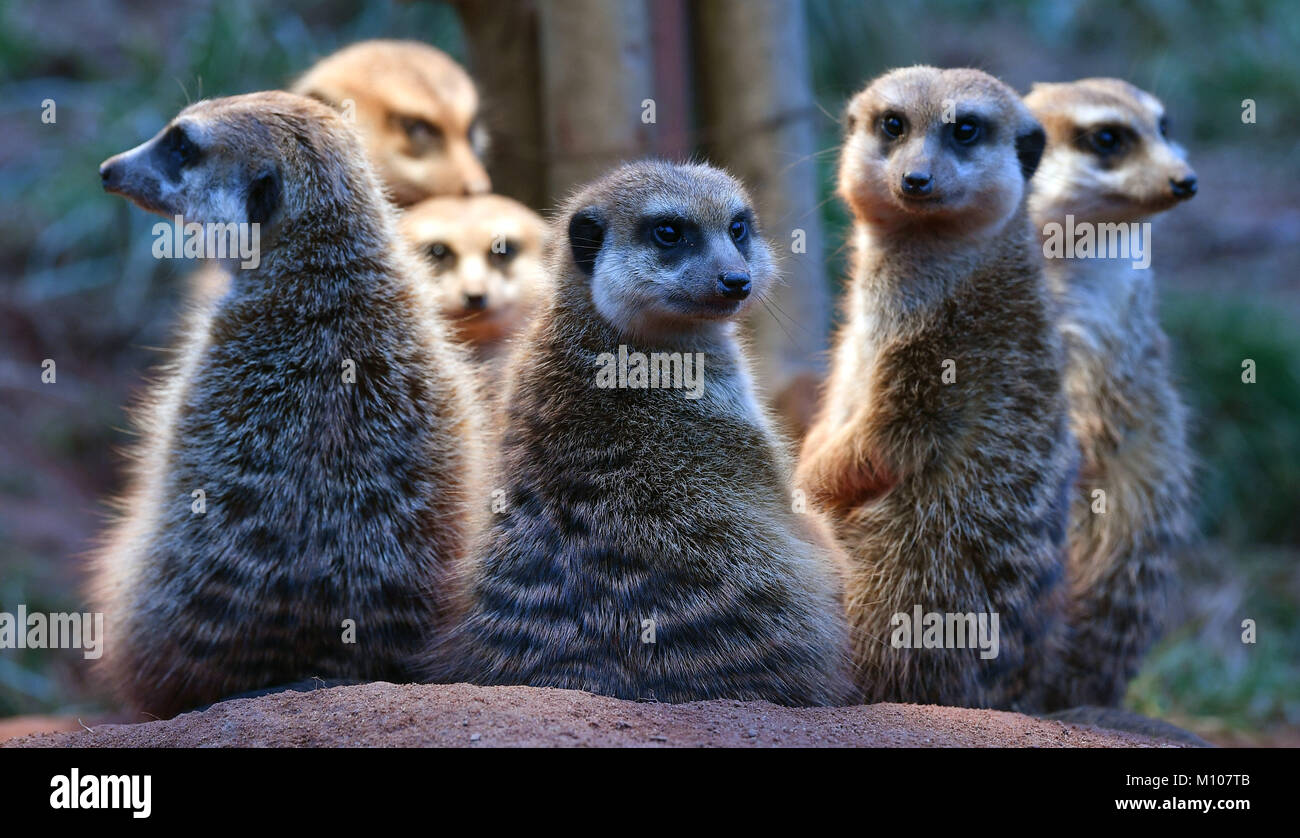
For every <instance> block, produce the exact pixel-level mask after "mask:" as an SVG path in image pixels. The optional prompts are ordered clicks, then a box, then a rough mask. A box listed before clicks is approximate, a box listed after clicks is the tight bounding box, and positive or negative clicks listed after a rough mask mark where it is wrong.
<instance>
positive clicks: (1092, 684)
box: [1025, 79, 1196, 705]
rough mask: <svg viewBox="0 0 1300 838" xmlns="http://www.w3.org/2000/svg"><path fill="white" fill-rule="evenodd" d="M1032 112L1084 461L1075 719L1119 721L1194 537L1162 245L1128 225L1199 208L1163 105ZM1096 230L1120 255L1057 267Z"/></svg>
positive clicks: (1039, 201)
mask: <svg viewBox="0 0 1300 838" xmlns="http://www.w3.org/2000/svg"><path fill="white" fill-rule="evenodd" d="M1025 104H1026V105H1027V106H1028V107H1029V109H1030V110H1031V111H1032V112H1033V114H1034V116H1035V117H1037V119H1038V120H1039V122H1041V123H1042V125H1043V127H1044V129H1046V132H1047V150H1046V152H1045V153H1044V155H1043V161H1042V165H1041V167H1040V169H1039V171H1038V174H1037V175H1036V176H1035V177H1034V181H1033V191H1032V194H1031V195H1030V198H1029V211H1030V215H1031V217H1032V218H1033V221H1034V226H1035V227H1036V228H1037V230H1038V233H1039V235H1040V237H1042V238H1043V241H1044V254H1045V255H1048V256H1049V258H1047V259H1046V262H1045V269H1044V270H1045V272H1046V275H1047V281H1048V285H1049V287H1050V289H1051V291H1052V294H1053V296H1054V297H1055V299H1056V301H1057V304H1058V305H1059V308H1060V314H1059V319H1060V324H1061V332H1062V335H1063V338H1064V342H1065V348H1066V358H1067V365H1066V376H1065V382H1066V393H1067V396H1068V398H1069V404H1070V419H1071V425H1072V427H1073V430H1074V434H1075V436H1076V437H1077V438H1078V441H1079V446H1080V448H1081V450H1082V456H1083V460H1082V466H1081V469H1080V474H1079V481H1078V483H1077V484H1076V486H1075V489H1074V495H1073V500H1072V504H1071V512H1070V563H1069V571H1068V576H1069V581H1070V622H1071V625H1072V630H1073V635H1074V637H1073V639H1072V642H1071V649H1070V654H1069V656H1068V658H1067V660H1068V661H1069V663H1070V664H1071V666H1070V674H1069V677H1068V679H1067V689H1068V695H1069V703H1071V704H1096V705H1114V704H1118V703H1119V702H1120V701H1121V700H1122V699H1123V697H1124V692H1125V689H1126V687H1127V685H1128V682H1129V680H1130V679H1131V678H1132V677H1133V676H1134V675H1135V674H1136V672H1137V668H1138V665H1139V663H1140V661H1141V659H1142V656H1143V654H1145V652H1146V651H1147V649H1148V648H1149V647H1150V646H1151V644H1152V643H1153V642H1154V640H1155V639H1156V637H1158V635H1159V633H1160V630H1161V625H1162V617H1163V613H1164V605H1165V600H1166V588H1167V586H1168V583H1169V580H1170V577H1171V574H1172V559H1171V552H1172V551H1174V550H1176V549H1177V548H1178V547H1179V545H1182V544H1186V543H1187V542H1188V541H1189V540H1190V539H1191V538H1192V534H1193V531H1194V521H1193V514H1192V504H1193V500H1192V491H1191V479H1192V470H1193V467H1192V458H1191V455H1190V454H1189V452H1188V448H1187V441H1186V437H1187V430H1186V424H1187V419H1186V415H1185V409H1184V407H1183V405H1182V403H1181V402H1180V401H1179V398H1178V394H1177V392H1176V391H1175V389H1174V386H1173V383H1172V382H1171V380H1170V371H1169V361H1168V348H1167V340H1166V338H1165V335H1164V333H1163V332H1162V331H1161V330H1160V322H1159V317H1158V314H1157V311H1156V291H1155V285H1154V281H1153V279H1152V275H1151V271H1150V270H1147V269H1146V268H1147V266H1148V265H1149V262H1150V256H1149V248H1150V244H1151V243H1150V241H1149V240H1148V238H1149V237H1148V236H1147V235H1145V234H1144V233H1143V232H1142V228H1141V227H1137V228H1136V229H1134V228H1133V227H1132V226H1130V225H1136V223H1138V222H1142V221H1144V220H1146V219H1148V218H1150V217H1151V216H1153V215H1156V214H1157V213H1160V212H1163V211H1164V210H1167V209H1169V208H1170V207H1172V206H1174V205H1175V204H1178V203H1180V202H1182V201H1185V200H1187V199H1188V198H1191V197H1192V196H1193V195H1194V194H1196V174H1195V172H1193V171H1192V169H1191V167H1190V166H1189V165H1188V164H1187V162H1186V160H1185V159H1184V156H1183V151H1182V149H1181V148H1179V147H1178V146H1176V145H1174V144H1173V143H1171V142H1170V140H1169V138H1168V122H1167V120H1166V117H1165V112H1164V107H1163V106H1162V105H1161V103H1160V101H1159V100H1157V99H1156V98H1155V97H1154V96H1152V95H1150V94H1148V93H1146V92H1144V91H1142V90H1139V89H1137V88H1136V87H1133V86H1132V85H1130V84H1128V83H1127V82H1123V81H1120V80H1118V79H1084V80H1082V81H1077V82H1072V83H1068V84H1037V85H1034V88H1033V90H1032V91H1031V92H1030V94H1029V95H1028V96H1027V97H1026V98H1025ZM1086 226H1090V227H1091V228H1092V229H1093V230H1094V231H1095V233H1096V236H1097V239H1096V240H1097V242H1098V243H1099V244H1100V243H1101V242H1103V241H1106V242H1109V241H1112V240H1113V241H1114V242H1115V243H1116V244H1117V245H1119V250H1120V252H1117V253H1110V252H1107V253H1098V254H1096V255H1095V256H1094V257H1093V258H1083V259H1079V258H1051V257H1052V254H1051V247H1052V246H1051V243H1050V242H1049V239H1050V237H1051V236H1053V235H1056V236H1059V235H1061V234H1062V232H1063V231H1064V230H1066V229H1075V228H1078V229H1082V228H1084V227H1086ZM1139 251H1141V252H1142V254H1143V255H1142V256H1141V258H1139Z"/></svg>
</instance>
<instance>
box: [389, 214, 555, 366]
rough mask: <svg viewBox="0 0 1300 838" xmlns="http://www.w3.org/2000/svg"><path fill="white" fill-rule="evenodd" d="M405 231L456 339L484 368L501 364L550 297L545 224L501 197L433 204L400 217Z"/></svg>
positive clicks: (537, 217) (538, 217)
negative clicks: (426, 267)
mask: <svg viewBox="0 0 1300 838" xmlns="http://www.w3.org/2000/svg"><path fill="white" fill-rule="evenodd" d="M402 233H403V234H404V235H405V236H406V239H407V241H409V242H411V243H412V244H413V245H414V246H415V249H416V251H417V252H418V253H420V254H421V255H422V256H424V258H425V259H426V260H427V261H428V263H429V265H430V267H431V268H432V272H433V277H432V281H431V283H430V285H429V290H430V291H431V293H432V294H433V295H434V297H435V299H436V300H437V302H438V306H439V308H440V309H441V310H442V313H443V315H444V316H445V317H446V318H447V320H448V322H449V323H450V325H451V327H452V329H453V331H454V334H455V336H456V337H458V338H459V339H460V340H461V341H462V342H464V343H465V344H467V345H468V346H469V347H470V348H471V349H472V350H473V352H474V357H475V360H476V361H478V362H479V363H480V364H481V365H488V366H491V367H496V366H498V365H499V364H501V363H503V362H504V358H505V355H506V349H507V347H508V346H509V344H510V341H511V339H512V338H513V337H515V335H516V334H517V333H519V332H520V331H521V330H522V328H523V326H524V325H525V323H527V321H528V318H529V316H530V315H531V313H532V312H533V310H534V308H535V306H536V304H537V303H538V301H539V300H540V299H541V297H542V296H543V295H544V275H545V270H544V266H543V264H542V251H543V245H544V241H545V238H546V222H545V221H543V220H542V217H541V216H540V215H538V214H537V213H535V212H533V211H532V210H530V209H528V207H526V206H524V205H523V204H521V203H519V202H518V201H514V200H511V199H510V198H507V197H505V196H503V195H471V196H467V197H458V198H453V197H444V198H430V199H429V200H427V201H421V202H420V203H418V204H416V205H414V206H412V207H409V208H408V209H407V210H406V211H405V212H404V213H403V214H402Z"/></svg>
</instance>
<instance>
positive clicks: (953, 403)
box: [799, 67, 1077, 711]
mask: <svg viewBox="0 0 1300 838" xmlns="http://www.w3.org/2000/svg"><path fill="white" fill-rule="evenodd" d="M948 103H954V104H955V111H954V112H953V113H952V114H951V115H950V116H952V117H955V120H954V121H952V122H949V121H945V119H944V115H945V110H947V108H946V105H947V104H948ZM848 113H849V117H850V128H849V134H848V138H847V140H846V143H845V147H844V149H843V152H842V158H841V165H840V191H841V194H842V195H843V196H844V198H845V199H846V201H847V202H848V204H849V206H850V208H851V209H852V210H853V212H854V216H855V221H856V224H855V229H854V233H853V235H854V241H855V244H856V246H857V250H856V255H855V259H854V267H853V276H852V280H851V283H850V285H849V288H848V291H847V294H846V299H845V302H844V306H845V324H844V326H843V327H842V329H841V330H840V332H839V334H838V336H837V340H836V349H835V354H834V356H833V369H832V373H831V378H830V381H829V384H828V388H827V393H826V395H825V398H824V400H823V407H822V411H821V414H820V416H819V418H818V420H817V421H816V422H815V423H814V425H813V428H812V430H811V431H810V432H809V435H808V437H807V439H806V440H805V442H804V447H803V453H802V457H801V462H800V468H799V483H800V485H801V486H803V487H804V488H805V489H806V490H807V491H808V493H809V496H810V498H811V499H812V500H814V501H815V502H817V503H818V504H820V505H822V506H823V507H824V508H825V509H827V510H828V511H829V512H830V514H831V519H832V523H833V525H834V527H835V529H836V532H837V534H838V535H839V537H840V540H841V542H842V544H843V545H844V546H845V548H846V550H847V552H848V553H849V556H850V561H851V567H850V571H849V582H848V614H849V619H850V621H851V623H852V626H853V632H854V635H853V643H854V653H855V662H856V665H857V678H858V683H859V685H860V686H861V687H862V688H863V690H864V691H865V693H866V697H867V700H868V701H907V702H917V703H935V704H950V705H962V706H976V707H999V708H1015V709H1020V710H1026V711H1032V710H1039V709H1046V708H1050V707H1054V706H1056V705H1057V702H1058V696H1057V695H1056V687H1055V683H1056V678H1057V668H1058V661H1059V656H1060V655H1061V654H1062V652H1063V651H1064V648H1065V640H1066V638H1065V625H1064V622H1063V620H1062V611H1063V605H1064V593H1065V590H1064V567H1065V527H1066V511H1067V508H1068V491H1069V486H1070V483H1071V480H1072V478H1073V465H1074V461H1075V458H1076V456H1077V455H1076V454H1075V452H1074V443H1073V441H1072V440H1071V438H1070V434H1069V428H1068V424H1067V416H1066V404H1065V397H1064V393H1063V390H1062V356H1061V348H1060V343H1059V340H1058V337H1057V334H1056V329H1055V325H1054V323H1053V322H1052V320H1051V312H1050V306H1049V301H1048V297H1047V292H1046V288H1045V285H1044V281H1043V277H1042V272H1041V269H1040V267H1039V259H1038V257H1037V253H1036V252H1035V244H1034V238H1033V233H1032V230H1031V229H1030V226H1029V221H1028V217H1027V215H1026V211H1025V205H1024V194H1025V191H1026V190H1025V181H1026V179H1027V177H1028V176H1029V174H1030V173H1032V171H1033V169H1034V166H1035V164H1036V163H1037V154H1036V153H1035V152H1036V151H1037V150H1039V149H1041V145H1040V144H1038V143H1036V140H1038V141H1041V131H1040V129H1039V128H1038V126H1037V124H1036V123H1035V122H1034V120H1033V119H1032V118H1031V117H1030V115H1029V114H1028V112H1027V111H1026V110H1025V109H1024V107H1023V106H1022V105H1021V103H1020V101H1019V98H1018V97H1017V96H1016V95H1015V94H1014V92H1012V91H1011V90H1010V89H1008V88H1007V87H1006V86H1005V85H1003V84H1002V83H1001V82H999V81H997V80H996V79H994V78H992V77H990V76H988V75H986V74H984V73H981V72H979V71H976V70H942V71H941V70H937V69H934V68H928V67H914V68H909V69H903V70H895V71H893V72H891V73H888V74H886V75H885V76H882V77H881V78H879V79H877V80H876V81H875V82H873V83H872V84H871V85H870V86H869V87H868V88H867V89H866V90H865V91H863V92H862V93H860V94H859V95H858V96H857V97H855V99H854V100H853V101H852V102H851V103H850V105H849V110H848ZM890 114H895V115H898V116H900V117H901V121H902V124H903V125H904V127H905V130H904V131H903V132H902V134H901V138H899V139H895V140H886V139H884V138H883V137H882V134H881V131H882V130H883V129H882V120H883V119H885V117H887V116H888V115H890ZM966 116H975V117H978V119H979V120H980V122H981V124H982V126H983V133H982V134H980V135H979V136H980V141H979V142H978V143H975V144H973V145H971V146H969V147H965V148H958V147H956V146H954V139H953V138H954V137H955V134H954V133H953V132H955V131H956V125H957V123H958V122H960V121H961V120H963V119H964V118H965V117H966ZM906 174H916V175H917V177H918V178H919V176H920V175H921V174H928V175H930V176H931V177H932V178H933V180H932V185H931V189H932V190H933V192H932V193H930V194H928V195H924V196H920V197H917V198H916V199H912V198H909V197H907V196H905V195H904V194H903V191H902V190H903V180H902V178H903V176H904V175H906ZM918 182H919V180H918ZM947 361H952V362H954V363H955V366H953V367H950V369H951V371H952V372H953V373H954V374H955V379H954V380H953V381H952V382H951V383H946V382H945V381H944V380H943V377H942V374H943V372H944V371H945V362H947ZM916 605H920V606H921V607H922V608H923V610H924V611H925V612H949V613H962V614H964V613H975V614H979V613H985V614H987V613H989V612H994V613H996V614H998V616H999V621H1000V650H999V654H998V655H997V657H995V658H992V659H989V660H984V659H981V658H980V656H979V653H978V650H977V649H972V648H961V649H954V648H921V649H914V648H894V647H893V645H891V638H892V636H893V626H892V625H891V618H892V616H893V615H894V614H896V613H902V614H906V615H909V616H910V615H911V614H912V612H913V608H914V606H916Z"/></svg>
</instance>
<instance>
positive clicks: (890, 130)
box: [880, 113, 907, 140]
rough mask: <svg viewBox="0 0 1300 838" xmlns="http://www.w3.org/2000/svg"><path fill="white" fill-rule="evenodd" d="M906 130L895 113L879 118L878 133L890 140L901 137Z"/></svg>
mask: <svg viewBox="0 0 1300 838" xmlns="http://www.w3.org/2000/svg"><path fill="white" fill-rule="evenodd" d="M906 130H907V124H906V123H905V122H903V118H902V117H901V116H899V115H898V114H896V113H887V114H885V115H884V116H882V117H881V118H880V132H881V133H882V134H884V135H885V136H886V137H888V138H889V139H891V140H896V139H898V138H899V137H901V136H903V132H904V131H906Z"/></svg>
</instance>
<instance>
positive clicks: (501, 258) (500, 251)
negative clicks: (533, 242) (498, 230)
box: [488, 239, 519, 268]
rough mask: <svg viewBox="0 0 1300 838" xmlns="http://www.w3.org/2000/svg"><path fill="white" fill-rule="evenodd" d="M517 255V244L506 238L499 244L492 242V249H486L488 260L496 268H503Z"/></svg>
mask: <svg viewBox="0 0 1300 838" xmlns="http://www.w3.org/2000/svg"><path fill="white" fill-rule="evenodd" d="M518 255H519V245H518V244H517V243H515V242H513V241H511V240H510V239H506V240H505V242H503V243H501V244H495V243H494V244H493V245H492V249H491V250H489V251H488V262H490V263H492V264H493V265H494V266H496V267H498V268H503V267H505V266H506V265H509V264H510V263H511V262H513V261H514V260H515V257H516V256H518Z"/></svg>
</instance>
